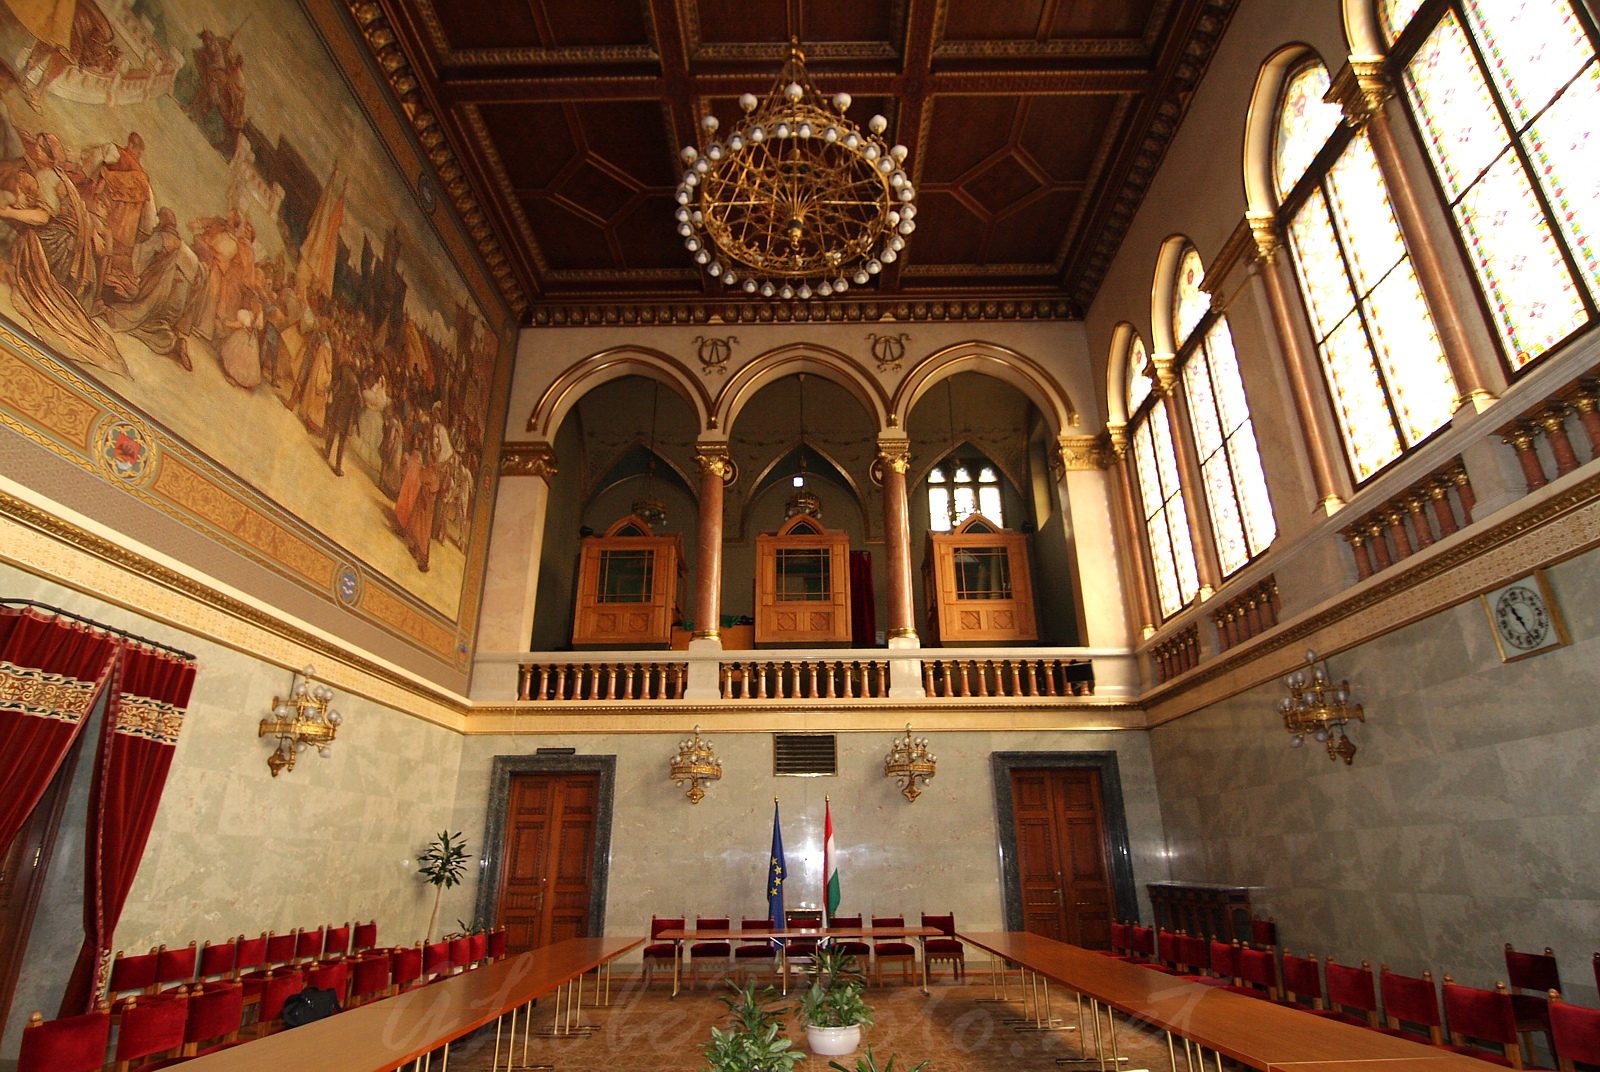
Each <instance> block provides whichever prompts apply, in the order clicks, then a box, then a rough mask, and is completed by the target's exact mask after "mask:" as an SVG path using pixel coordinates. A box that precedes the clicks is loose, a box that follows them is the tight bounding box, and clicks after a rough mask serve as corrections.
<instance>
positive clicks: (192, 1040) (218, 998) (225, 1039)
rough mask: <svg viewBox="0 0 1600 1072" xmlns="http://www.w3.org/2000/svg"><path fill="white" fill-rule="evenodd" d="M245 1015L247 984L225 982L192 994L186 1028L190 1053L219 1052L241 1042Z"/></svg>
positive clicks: (185, 1043) (185, 1040) (186, 1051)
mask: <svg viewBox="0 0 1600 1072" xmlns="http://www.w3.org/2000/svg"><path fill="white" fill-rule="evenodd" d="M243 1019H244V986H243V984H241V983H222V984H220V985H217V986H213V987H210V988H208V989H205V990H202V991H200V992H199V993H195V994H191V995H190V996H189V1022H188V1025H187V1026H186V1027H185V1028H184V1031H183V1052H184V1055H185V1056H187V1057H199V1056H201V1055H203V1054H208V1053H216V1052H217V1051H218V1050H225V1049H227V1048H228V1047H230V1046H236V1045H239V1042H238V1039H239V1026H240V1021H242V1020H243Z"/></svg>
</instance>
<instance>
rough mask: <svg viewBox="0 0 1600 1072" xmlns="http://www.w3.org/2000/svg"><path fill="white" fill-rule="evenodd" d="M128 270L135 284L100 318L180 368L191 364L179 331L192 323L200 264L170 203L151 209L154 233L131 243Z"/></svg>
mask: <svg viewBox="0 0 1600 1072" xmlns="http://www.w3.org/2000/svg"><path fill="white" fill-rule="evenodd" d="M133 270H134V272H135V273H137V275H138V279H139V285H138V290H137V291H136V292H135V293H134V295H133V297H132V299H130V300H129V301H126V302H113V303H111V304H110V305H108V306H107V307H106V319H107V320H109V321H110V323H111V326H112V327H113V328H115V329H116V330H118V331H126V332H128V333H129V334H130V335H132V336H133V337H134V338H136V339H138V340H140V341H141V342H143V343H144V344H145V345H146V346H148V347H150V349H151V350H153V351H154V352H156V353H158V354H161V355H163V356H166V357H170V358H172V359H173V360H174V361H176V362H177V363H178V364H179V365H181V366H182V367H183V368H184V369H192V368H194V363H193V362H192V361H191V360H190V358H189V340H188V339H187V338H186V337H185V336H186V335H187V334H188V333H189V330H190V328H191V327H192V326H193V321H194V304H195V300H196V298H197V297H198V295H199V292H200V281H201V278H202V276H203V275H204V273H205V268H204V267H203V266H202V265H201V264H200V258H199V257H197V256H195V252H194V250H192V249H190V248H189V246H188V245H187V244H186V243H185V242H184V241H183V238H182V237H181V236H180V235H179V234H178V217H177V214H176V213H174V212H173V211H172V210H171V209H170V208H163V209H160V210H159V211H158V212H157V213H156V229H155V233H153V234H152V235H150V237H149V238H146V239H145V240H144V241H143V242H141V243H139V245H138V246H137V247H136V248H135V250H134V255H133ZM224 367H226V362H224Z"/></svg>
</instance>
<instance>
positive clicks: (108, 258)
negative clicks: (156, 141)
mask: <svg viewBox="0 0 1600 1072" xmlns="http://www.w3.org/2000/svg"><path fill="white" fill-rule="evenodd" d="M144 148H145V146H144V138H142V137H140V135H139V132H138V131H137V130H135V131H133V132H132V133H130V134H129V135H128V143H127V144H126V145H117V144H115V143H112V144H108V145H102V146H99V147H98V148H96V149H94V150H92V151H91V153H90V159H91V160H92V161H94V162H95V167H94V168H93V169H92V170H90V171H89V178H90V180H91V183H92V185H91V186H90V188H89V192H88V194H87V195H85V197H84V204H85V205H86V206H87V207H88V209H89V211H90V213H92V214H93V215H94V216H95V217H96V218H98V219H99V220H100V221H102V223H103V224H104V229H105V235H106V240H107V243H108V248H107V249H105V250H104V251H103V252H102V258H103V260H102V268H101V273H100V278H101V285H102V286H103V287H104V288H105V289H106V290H109V291H110V292H111V293H113V294H115V295H116V296H117V297H118V298H119V299H121V300H123V301H126V300H128V299H130V298H132V297H133V295H134V293H135V292H136V291H137V290H138V289H139V280H138V276H137V275H136V274H135V272H134V270H133V249H134V247H135V246H137V245H138V244H139V240H140V239H141V238H143V237H144V236H145V235H148V234H149V233H150V232H151V231H153V230H155V227H156V201H155V195H154V194H153V193H152V192H151V189H150V176H148V175H146V174H145V170H144V164H143V163H141V162H140V161H141V158H142V157H143V156H144Z"/></svg>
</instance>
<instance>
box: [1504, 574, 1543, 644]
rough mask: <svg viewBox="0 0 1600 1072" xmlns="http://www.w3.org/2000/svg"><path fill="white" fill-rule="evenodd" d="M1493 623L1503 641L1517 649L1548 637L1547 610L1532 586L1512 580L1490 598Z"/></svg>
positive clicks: (1541, 642) (1541, 641) (1538, 642)
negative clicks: (1493, 598)
mask: <svg viewBox="0 0 1600 1072" xmlns="http://www.w3.org/2000/svg"><path fill="white" fill-rule="evenodd" d="M1494 623H1495V627H1496V628H1497V629H1499V630H1500V636H1501V637H1502V638H1504V640H1505V642H1506V643H1507V644H1509V645H1511V646H1512V647H1513V648H1516V649H1517V650H1518V651H1533V650H1534V649H1536V648H1541V647H1543V646H1544V645H1545V644H1546V643H1548V642H1549V640H1550V633H1551V621H1550V611H1549V609H1548V608H1547V607H1546V606H1545V602H1544V597H1543V596H1542V595H1540V593H1539V591H1538V590H1537V589H1535V588H1530V587H1528V586H1527V585H1521V584H1515V585H1512V586H1511V587H1510V588H1507V589H1505V590H1503V591H1502V592H1500V593H1499V596H1498V598H1496V599H1495V601H1494Z"/></svg>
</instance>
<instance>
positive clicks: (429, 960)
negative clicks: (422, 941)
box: [422, 942, 450, 975]
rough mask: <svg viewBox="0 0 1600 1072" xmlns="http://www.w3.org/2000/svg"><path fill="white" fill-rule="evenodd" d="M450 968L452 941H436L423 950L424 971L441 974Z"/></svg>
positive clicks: (427, 973) (425, 973)
mask: <svg viewBox="0 0 1600 1072" xmlns="http://www.w3.org/2000/svg"><path fill="white" fill-rule="evenodd" d="M449 970H450V943H449V942H434V943H433V944H432V945H428V946H424V947H423V950H422V973H423V974H424V975H439V974H442V973H444V972H448V971H449Z"/></svg>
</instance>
